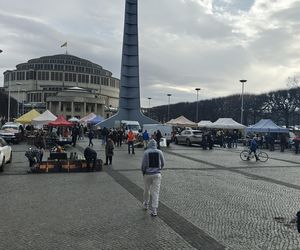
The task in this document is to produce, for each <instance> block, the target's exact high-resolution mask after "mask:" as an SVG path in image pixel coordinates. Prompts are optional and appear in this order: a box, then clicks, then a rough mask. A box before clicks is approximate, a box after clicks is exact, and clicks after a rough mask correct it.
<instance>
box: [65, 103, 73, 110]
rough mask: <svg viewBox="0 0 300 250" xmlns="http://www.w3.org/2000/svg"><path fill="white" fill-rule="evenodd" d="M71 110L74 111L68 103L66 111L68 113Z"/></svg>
mask: <svg viewBox="0 0 300 250" xmlns="http://www.w3.org/2000/svg"><path fill="white" fill-rule="evenodd" d="M71 110H72V108H71V103H69V102H68V103H67V104H66V111H67V112H71Z"/></svg>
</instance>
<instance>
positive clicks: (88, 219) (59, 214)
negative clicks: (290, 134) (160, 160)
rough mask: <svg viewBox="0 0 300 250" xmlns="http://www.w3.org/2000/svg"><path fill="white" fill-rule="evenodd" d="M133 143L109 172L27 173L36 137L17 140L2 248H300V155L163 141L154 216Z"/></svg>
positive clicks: (2, 203)
mask: <svg viewBox="0 0 300 250" xmlns="http://www.w3.org/2000/svg"><path fill="white" fill-rule="evenodd" d="M94 142H95V146H94V149H95V150H96V151H97V153H98V155H99V156H100V158H101V159H104V148H103V146H102V145H101V143H100V141H99V140H94ZM87 144H88V142H87V140H83V141H79V142H78V146H77V147H76V148H73V147H70V148H67V151H68V152H71V151H73V152H74V151H76V152H77V153H81V152H82V151H83V149H84V148H85V147H86V146H87ZM126 146H127V145H123V146H122V148H116V149H115V156H114V158H113V165H112V166H110V167H106V168H104V171H103V172H95V173H69V174H67V173H59V174H27V173H26V170H27V168H28V163H27V159H26V158H25V156H24V153H25V151H26V149H27V148H28V145H26V144H20V145H14V146H13V151H14V154H13V162H12V164H10V165H7V166H6V167H5V170H4V172H3V173H1V174H0V183H1V186H0V207H1V213H0V221H1V224H0V239H1V240H0V249H8V250H10V249H237V250H240V249H251V250H252V249H300V238H299V234H298V233H297V230H296V227H295V224H294V223H290V222H291V220H292V219H293V218H294V217H295V214H296V212H297V211H298V210H300V200H299V195H300V180H299V176H300V168H299V167H300V166H299V160H300V155H295V154H293V153H291V152H288V151H287V152H284V153H280V152H278V151H275V152H268V151H267V153H268V154H269V156H270V159H269V161H268V162H266V163H261V162H257V163H256V162H243V161H241V160H240V158H239V152H240V151H241V150H242V149H243V148H242V147H239V148H238V149H219V148H216V149H214V150H212V151H209V150H207V151H203V150H202V149H200V148H199V147H185V146H177V145H171V147H170V148H163V151H164V153H165V158H166V166H165V170H164V171H163V179H162V186H161V196H160V207H159V216H158V217H157V218H151V217H150V216H149V214H148V213H147V212H144V211H142V209H141V205H140V204H141V197H142V188H143V180H142V176H141V172H140V163H141V157H142V154H143V149H136V154H135V155H128V153H127V148H126ZM45 157H47V155H46V156H45Z"/></svg>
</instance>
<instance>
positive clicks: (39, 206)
mask: <svg viewBox="0 0 300 250" xmlns="http://www.w3.org/2000/svg"><path fill="white" fill-rule="evenodd" d="M0 181H1V184H2V185H1V187H0V206H1V213H0V221H1V225H0V238H1V241H0V249H7V250H10V249H12V250H15V249H176V248H180V249H193V248H192V247H191V246H190V245H189V244H187V243H186V242H185V241H184V240H183V239H182V238H181V237H180V236H178V235H177V234H176V233H175V232H174V231H173V230H172V229H170V228H169V227H168V226H166V225H165V224H164V223H163V222H162V221H161V220H159V219H157V220H156V219H152V218H151V217H150V216H149V214H147V213H146V212H144V211H143V210H142V209H141V206H140V202H138V201H137V200H136V199H135V198H134V197H132V196H131V195H130V194H129V193H128V192H127V191H126V190H124V189H123V188H122V187H120V186H119V185H118V184H117V183H116V182H115V181H113V180H112V178H111V177H109V176H108V175H107V174H106V173H104V172H101V173H98V172H97V173H80V174H44V175H42V174H31V175H20V176H13V175H11V176H0ZM150 236H151V237H150Z"/></svg>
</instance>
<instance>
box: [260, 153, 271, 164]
mask: <svg viewBox="0 0 300 250" xmlns="http://www.w3.org/2000/svg"><path fill="white" fill-rule="evenodd" d="M258 159H259V160H260V161H261V162H266V161H267V160H268V159H269V156H268V154H267V153H265V152H260V153H259V154H258Z"/></svg>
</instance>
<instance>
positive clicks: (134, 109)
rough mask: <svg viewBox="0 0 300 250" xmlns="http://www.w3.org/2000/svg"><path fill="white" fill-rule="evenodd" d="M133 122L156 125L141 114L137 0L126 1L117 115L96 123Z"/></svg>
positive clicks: (107, 125)
mask: <svg viewBox="0 0 300 250" xmlns="http://www.w3.org/2000/svg"><path fill="white" fill-rule="evenodd" d="M121 120H133V121H138V122H139V123H140V125H143V124H149V123H150V124H153V123H158V122H157V121H155V120H153V119H151V118H149V117H147V116H145V115H144V114H142V112H141V104H140V80H139V41H138V0H126V6H125V20H124V34H123V50H122V66H121V82H120V96H119V109H118V112H117V114H115V115H114V116H112V117H110V118H108V119H106V120H104V121H103V122H100V123H98V124H97V125H100V126H101V127H113V126H114V124H115V121H121Z"/></svg>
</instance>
